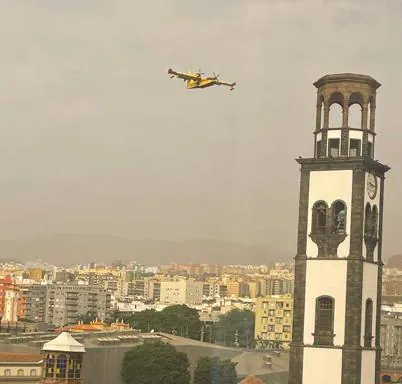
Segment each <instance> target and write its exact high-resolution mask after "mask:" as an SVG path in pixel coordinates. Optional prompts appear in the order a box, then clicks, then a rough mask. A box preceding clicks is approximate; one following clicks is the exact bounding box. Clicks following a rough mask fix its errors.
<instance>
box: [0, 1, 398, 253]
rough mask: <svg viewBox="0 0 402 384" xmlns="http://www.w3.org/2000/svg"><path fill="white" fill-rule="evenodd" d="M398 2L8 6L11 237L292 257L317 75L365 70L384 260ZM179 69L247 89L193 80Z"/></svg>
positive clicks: (392, 201) (394, 238) (391, 246)
mask: <svg viewBox="0 0 402 384" xmlns="http://www.w3.org/2000/svg"><path fill="white" fill-rule="evenodd" d="M386 3H387V5H388V7H385V6H384V4H383V5H380V4H377V5H376V4H374V3H373V4H366V3H364V8H363V7H362V6H361V4H363V3H362V2H358V1H348V2H337V3H336V4H335V3H334V2H324V1H308V2H307V3H306V2H303V3H300V2H276V1H273V2H270V3H266V2H260V1H257V0H255V1H252V2H248V3H247V4H245V3H244V2H241V1H234V2H231V4H230V5H227V6H225V7H223V6H220V5H216V4H215V3H212V2H209V1H208V2H203V3H197V4H192V5H191V6H189V5H188V3H186V2H184V1H179V0H177V1H173V2H169V4H167V3H166V2H162V1H159V2H157V4H152V5H151V4H148V5H145V4H141V5H138V4H136V5H134V4H131V3H130V2H129V1H120V2H117V3H113V5H111V4H107V3H106V2H94V1H90V0H86V1H81V2H69V3H66V2H59V3H57V5H56V4H53V3H51V2H47V1H42V2H40V3H38V2H37V3H36V4H26V3H23V2H22V1H16V2H12V3H4V4H1V5H0V15H1V16H0V18H1V23H0V31H1V32H2V33H1V34H0V39H1V40H0V41H1V43H2V46H3V50H4V54H3V55H2V56H3V60H2V62H1V63H0V79H1V83H2V89H1V90H0V100H1V104H2V112H1V114H0V124H1V126H2V132H3V141H2V142H3V151H2V152H1V153H2V154H1V157H0V164H2V168H1V171H2V188H1V189H0V198H1V201H2V205H1V206H2V215H0V232H1V237H0V238H1V239H5V240H8V239H16V238H18V239H25V238H32V237H36V236H43V235H46V236H47V235H54V234H60V233H61V234H63V233H78V234H79V233H89V234H91V233H92V234H99V233H108V234H112V235H116V236H123V237H127V238H131V239H139V238H153V239H155V240H158V239H166V240H173V241H181V240H184V241H185V240H188V239H192V238H215V239H219V240H223V241H225V240H227V241H234V242H239V243H246V244H266V245H269V246H271V247H274V248H278V249H283V250H284V251H287V252H290V253H291V254H294V250H295V247H296V231H297V214H298V211H297V207H298V184H299V171H298V167H297V164H296V163H295V162H294V160H293V159H294V158H296V157H298V156H299V155H301V156H309V155H310V154H311V152H312V149H313V148H312V145H311V137H312V132H313V130H314V125H315V119H314V114H315V110H314V105H315V104H314V103H315V97H316V93H315V89H314V87H313V86H312V83H313V81H315V80H316V78H317V76H319V75H320V74H323V75H324V74H326V73H336V72H357V73H364V74H370V75H372V76H373V77H375V78H376V79H378V81H380V82H381V83H382V84H383V86H382V87H381V92H379V96H378V101H377V105H378V108H377V132H378V133H379V134H380V136H379V139H378V142H377V143H376V153H377V155H378V157H379V160H381V161H382V162H384V163H386V164H387V163H389V164H392V166H393V173H392V175H391V176H390V177H389V179H387V199H386V201H385V225H384V227H385V228H384V259H387V258H388V257H389V256H391V255H392V254H395V253H400V251H401V248H400V244H399V239H398V236H399V233H398V225H397V224H398V223H399V222H400V221H401V220H402V207H401V206H400V205H399V204H398V200H397V199H398V197H399V195H400V193H401V187H402V182H401V181H400V180H399V179H398V178H397V176H394V175H398V174H399V173H400V169H399V167H400V166H401V165H400V161H399V162H398V158H399V148H400V142H401V134H400V130H399V129H398V127H397V126H396V121H397V117H398V115H397V111H398V109H399V103H398V90H399V89H400V88H401V86H402V77H401V76H400V70H399V68H400V64H401V57H400V55H399V52H397V50H395V49H393V47H394V46H397V42H398V37H399V36H400V35H401V32H402V27H401V24H400V23H399V22H398V20H399V19H400V18H401V15H402V10H401V8H400V6H398V5H394V4H392V2H390V1H389V2H386ZM156 5H157V7H156V8H155V6H156ZM155 9H157V10H156V11H155ZM16 19H18V20H21V23H15V20H16ZM202 27H204V28H202ZM293 28H294V29H293ZM49 31H51V33H49ZM373 31H374V33H373ZM351 37H353V38H351ZM357 47H358V48H357ZM171 66H175V67H180V68H183V69H184V70H185V69H198V68H199V67H201V69H202V70H203V71H205V72H208V73H210V72H217V73H218V72H220V73H221V74H222V76H223V75H225V77H227V78H233V79H236V80H237V82H238V88H237V89H236V90H235V91H234V92H231V93H228V92H227V90H225V89H222V88H217V89H211V90H206V91H205V92H189V91H186V90H185V89H183V86H182V84H180V82H173V81H170V79H169V78H168V76H167V74H166V71H167V69H168V68H169V67H171ZM155 106H157V110H156V111H155ZM289 108H290V109H291V113H289Z"/></svg>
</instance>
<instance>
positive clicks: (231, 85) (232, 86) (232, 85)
mask: <svg viewBox="0 0 402 384" xmlns="http://www.w3.org/2000/svg"><path fill="white" fill-rule="evenodd" d="M235 86H236V82H233V83H232V84H230V90H231V91H233V90H234V88H235Z"/></svg>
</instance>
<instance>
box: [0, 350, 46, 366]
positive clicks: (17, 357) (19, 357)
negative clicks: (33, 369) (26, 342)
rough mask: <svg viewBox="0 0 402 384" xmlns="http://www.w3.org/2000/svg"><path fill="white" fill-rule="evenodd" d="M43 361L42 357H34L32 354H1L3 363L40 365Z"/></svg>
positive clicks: (0, 358) (0, 361)
mask: <svg viewBox="0 0 402 384" xmlns="http://www.w3.org/2000/svg"><path fill="white" fill-rule="evenodd" d="M42 360H43V356H42V355H34V354H31V353H9V352H0V364H1V363H39V362H40V361H42Z"/></svg>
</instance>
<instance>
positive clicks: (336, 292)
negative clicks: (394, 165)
mask: <svg viewBox="0 0 402 384" xmlns="http://www.w3.org/2000/svg"><path fill="white" fill-rule="evenodd" d="M314 85H315V87H316V88H317V118H316V128H315V132H314V155H313V156H312V157H309V158H300V159H298V160H297V162H298V163H299V164H300V166H301V170H300V171H301V180H300V201H299V224H298V243H297V254H296V257H295V292H294V318H293V342H292V345H291V352H290V367H289V370H290V371H289V384H317V383H324V382H325V383H326V384H379V371H380V312H381V311H380V309H381V280H382V265H383V263H382V261H381V243H382V222H383V204H384V179H385V177H384V175H385V173H386V172H387V171H388V170H389V167H387V166H386V165H383V164H381V163H380V162H378V161H377V160H375V157H374V152H375V151H374V150H375V136H376V133H375V110H376V94H377V89H378V88H379V87H380V84H379V83H378V82H377V81H376V80H374V79H373V78H372V77H370V76H365V75H357V74H351V73H344V74H335V75H327V76H324V77H322V78H321V79H319V80H318V81H317V82H315V83H314ZM336 104H338V105H339V106H340V109H341V112H340V113H341V116H340V119H339V124H338V125H335V126H331V124H330V120H331V119H330V117H331V114H332V113H333V111H334V109H335V108H334V106H335V105H336ZM356 105H357V106H359V107H360V108H359V112H360V119H359V121H358V123H357V124H356V126H351V125H353V124H351V123H350V122H349V120H350V119H349V111H350V109H352V108H354V107H356ZM339 106H338V108H339Z"/></svg>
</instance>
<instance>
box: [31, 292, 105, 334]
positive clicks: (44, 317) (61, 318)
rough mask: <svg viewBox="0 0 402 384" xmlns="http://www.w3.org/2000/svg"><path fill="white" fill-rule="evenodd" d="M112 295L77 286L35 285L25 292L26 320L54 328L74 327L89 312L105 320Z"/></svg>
mask: <svg viewBox="0 0 402 384" xmlns="http://www.w3.org/2000/svg"><path fill="white" fill-rule="evenodd" d="M110 310H111V294H110V292H106V291H105V290H104V289H102V288H100V287H98V286H90V285H79V284H60V285H34V286H31V287H30V288H29V290H28V294H27V299H26V315H25V316H26V318H27V319H30V320H34V321H37V322H46V323H49V324H53V325H55V326H56V327H58V326H62V325H68V324H76V323H77V322H78V320H79V317H80V316H85V315H87V314H88V313H90V314H91V315H92V316H93V317H97V318H99V319H101V320H104V319H108V318H109V316H110Z"/></svg>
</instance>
